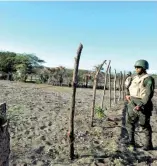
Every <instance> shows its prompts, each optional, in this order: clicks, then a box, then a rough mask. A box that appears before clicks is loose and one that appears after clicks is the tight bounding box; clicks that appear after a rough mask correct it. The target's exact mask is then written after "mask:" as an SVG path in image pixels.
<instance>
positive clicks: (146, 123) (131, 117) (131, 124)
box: [126, 103, 152, 146]
mask: <svg viewBox="0 0 157 166" xmlns="http://www.w3.org/2000/svg"><path fill="white" fill-rule="evenodd" d="M148 108H149V107H148ZM148 108H147V109H143V110H140V111H134V110H133V106H132V105H131V104H130V103H128V104H127V111H126V129H127V131H128V135H129V139H130V141H131V142H133V143H135V140H134V135H135V126H136V123H137V122H139V125H140V126H141V127H142V130H143V131H144V133H145V136H146V143H145V146H152V128H151V125H150V116H151V114H148V113H147V112H148V111H149V112H151V110H148Z"/></svg>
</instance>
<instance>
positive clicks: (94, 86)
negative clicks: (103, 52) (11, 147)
mask: <svg viewBox="0 0 157 166" xmlns="http://www.w3.org/2000/svg"><path fill="white" fill-rule="evenodd" d="M105 62H106V60H104V61H103V63H102V64H101V65H100V66H99V68H98V70H97V71H96V74H95V76H94V84H93V100H92V110H91V127H93V117H94V108H95V97H96V88H97V80H98V74H99V72H100V70H101V68H102V66H103V65H104V63H105Z"/></svg>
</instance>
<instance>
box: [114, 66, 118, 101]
mask: <svg viewBox="0 0 157 166" xmlns="http://www.w3.org/2000/svg"><path fill="white" fill-rule="evenodd" d="M116 82H117V73H116V69H115V76H114V104H116Z"/></svg>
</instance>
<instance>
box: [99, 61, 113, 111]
mask: <svg viewBox="0 0 157 166" xmlns="http://www.w3.org/2000/svg"><path fill="white" fill-rule="evenodd" d="M110 63H111V60H110V61H109V63H108V65H107V68H106V73H105V80H104V91H103V96H102V102H101V109H103V108H104V99H105V92H106V83H107V75H108V69H109V67H110Z"/></svg>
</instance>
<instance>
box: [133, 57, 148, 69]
mask: <svg viewBox="0 0 157 166" xmlns="http://www.w3.org/2000/svg"><path fill="white" fill-rule="evenodd" d="M134 66H135V67H136V66H139V67H142V68H144V69H149V63H148V62H147V61H146V60H143V59H140V60H138V61H136V63H135V65H134Z"/></svg>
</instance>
